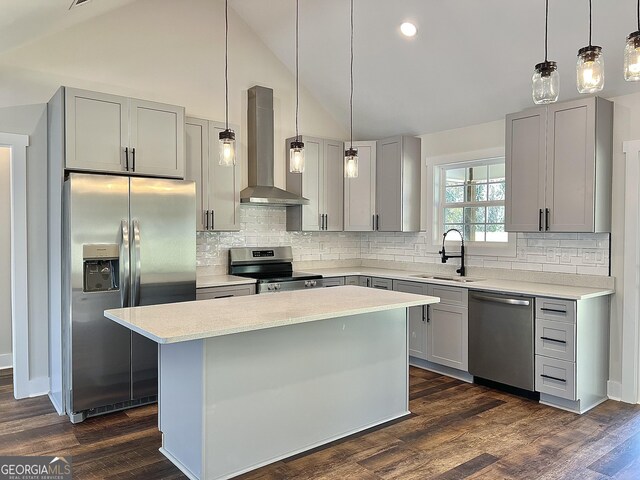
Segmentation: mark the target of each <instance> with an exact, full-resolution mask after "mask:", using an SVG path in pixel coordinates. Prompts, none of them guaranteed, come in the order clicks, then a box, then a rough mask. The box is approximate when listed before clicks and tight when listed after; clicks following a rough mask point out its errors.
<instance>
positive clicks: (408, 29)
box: [400, 22, 418, 37]
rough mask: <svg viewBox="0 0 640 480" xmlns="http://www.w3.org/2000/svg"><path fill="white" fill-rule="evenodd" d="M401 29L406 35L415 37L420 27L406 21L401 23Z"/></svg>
mask: <svg viewBox="0 0 640 480" xmlns="http://www.w3.org/2000/svg"><path fill="white" fill-rule="evenodd" d="M400 31H401V32H402V34H403V35H404V36H405V37H413V36H415V34H416V33H417V32H418V29H417V27H416V26H415V25H414V24H413V23H410V22H404V23H403V24H402V25H400Z"/></svg>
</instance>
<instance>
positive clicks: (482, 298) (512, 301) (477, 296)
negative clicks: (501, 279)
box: [471, 293, 531, 307]
mask: <svg viewBox="0 0 640 480" xmlns="http://www.w3.org/2000/svg"><path fill="white" fill-rule="evenodd" d="M471 298H473V299H475V300H480V301H483V302H492V303H502V304H507V305H517V306H521V307H528V306H529V305H531V302H530V301H529V300H521V299H519V298H501V297H491V296H489V295H481V294H479V293H472V294H471Z"/></svg>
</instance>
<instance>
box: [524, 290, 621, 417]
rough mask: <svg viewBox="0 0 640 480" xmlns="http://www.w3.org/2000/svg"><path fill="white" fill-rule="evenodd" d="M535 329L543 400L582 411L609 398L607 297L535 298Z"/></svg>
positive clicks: (539, 381)
mask: <svg viewBox="0 0 640 480" xmlns="http://www.w3.org/2000/svg"><path fill="white" fill-rule="evenodd" d="M535 332H536V342H535V377H536V381H535V385H536V391H538V392H540V401H541V402H542V403H544V404H547V405H552V406H555V407H560V408H564V409H567V410H571V411H573V412H576V413H583V412H585V411H587V410H589V409H590V408H593V407H594V406H596V405H598V404H599V403H601V402H602V401H604V400H606V399H607V380H608V378H609V297H598V298H592V299H587V300H578V301H573V300H562V299H553V298H542V297H539V298H536V328H535Z"/></svg>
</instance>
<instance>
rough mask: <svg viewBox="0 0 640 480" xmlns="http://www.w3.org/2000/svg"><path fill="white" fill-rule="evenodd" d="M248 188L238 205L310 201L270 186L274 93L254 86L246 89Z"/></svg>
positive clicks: (286, 204) (305, 202) (271, 179)
mask: <svg viewBox="0 0 640 480" xmlns="http://www.w3.org/2000/svg"><path fill="white" fill-rule="evenodd" d="M247 117H248V121H247V123H248V125H247V126H248V128H247V132H248V143H249V159H248V160H249V186H248V187H247V188H245V189H244V190H242V192H240V202H241V203H245V204H254V205H265V206H268V205H280V206H293V205H308V204H309V200H308V199H306V198H304V197H301V196H300V195H296V194H295V193H291V192H287V191H286V190H282V189H281V188H278V187H275V186H274V185H273V166H274V156H273V136H274V133H273V132H274V130H273V90H272V89H271V88H267V87H261V86H258V85H256V86H255V87H251V88H250V89H249V108H248V116H247Z"/></svg>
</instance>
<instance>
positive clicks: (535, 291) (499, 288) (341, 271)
mask: <svg viewBox="0 0 640 480" xmlns="http://www.w3.org/2000/svg"><path fill="white" fill-rule="evenodd" d="M306 270H307V271H308V272H312V273H316V274H319V275H322V276H323V277H325V278H331V277H346V276H349V275H364V276H370V277H381V278H390V279H393V280H407V281H412V282H424V283H433V284H438V285H449V286H457V287H464V288H468V289H471V290H484V291H487V292H501V293H502V292H504V293H514V294H522V295H535V296H540V297H552V298H563V299H566V300H585V299H588V298H594V297H601V296H603V295H611V294H613V293H615V291H614V290H611V289H602V288H592V287H578V286H571V285H554V284H550V283H534V282H520V281H514V280H500V279H480V278H478V279H476V278H475V277H469V279H471V280H474V281H472V282H467V283H463V282H458V281H452V280H438V279H434V278H421V277H419V276H417V275H431V274H429V273H424V272H412V271H407V270H391V269H386V268H369V267H345V268H320V269H306ZM433 275H434V276H437V274H433ZM442 276H445V275H442Z"/></svg>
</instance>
